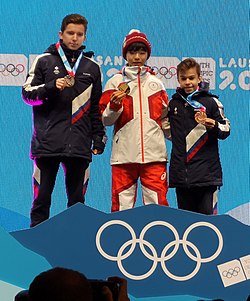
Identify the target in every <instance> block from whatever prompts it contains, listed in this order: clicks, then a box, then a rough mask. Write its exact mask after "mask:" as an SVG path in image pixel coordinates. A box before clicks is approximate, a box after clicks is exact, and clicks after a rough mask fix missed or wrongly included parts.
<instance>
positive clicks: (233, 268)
mask: <svg viewBox="0 0 250 301" xmlns="http://www.w3.org/2000/svg"><path fill="white" fill-rule="evenodd" d="M217 268H218V270H219V274H220V277H221V279H222V282H223V285H224V287H227V286H231V285H233V284H236V283H240V282H243V281H246V280H248V279H250V255H246V256H244V257H241V258H240V260H238V259H234V260H231V261H228V262H225V263H222V264H219V265H218V266H217Z"/></svg>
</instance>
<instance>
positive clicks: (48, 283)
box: [29, 267, 93, 301]
mask: <svg viewBox="0 0 250 301" xmlns="http://www.w3.org/2000/svg"><path fill="white" fill-rule="evenodd" d="M45 300H46V301H92V300H93V299H92V290H91V286H90V283H89V281H88V279H87V278H86V277H85V276H84V275H83V274H81V273H79V272H77V271H74V270H71V269H66V268H60V267H57V268H53V269H50V270H48V271H46V272H42V273H41V274H39V275H38V276H36V277H35V278H34V280H33V281H32V282H31V284H30V287H29V301H45Z"/></svg>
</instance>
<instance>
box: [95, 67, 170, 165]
mask: <svg viewBox="0 0 250 301" xmlns="http://www.w3.org/2000/svg"><path fill="white" fill-rule="evenodd" d="M122 82H126V83H127V84H128V85H129V87H130V92H129V94H128V95H127V96H126V97H125V98H124V99H123V101H122V104H121V105H116V104H114V103H110V96H111V95H112V93H113V92H114V91H116V90H117V89H118V86H119V84H120V83H122ZM99 106H100V111H101V115H102V121H103V124H104V125H105V126H111V125H114V134H113V145H112V155H111V165H114V164H124V163H149V162H164V161H167V150H166V143H165V136H167V135H168V133H169V124H168V122H167V118H166V116H167V109H168V96H167V93H166V91H165V88H164V85H163V83H162V82H161V80H159V79H158V78H157V77H156V76H155V75H154V74H153V72H152V71H151V69H150V68H149V67H146V66H143V67H138V66H133V67H128V66H125V67H124V68H123V69H122V71H121V72H120V73H118V74H116V75H114V76H113V77H112V78H111V79H109V80H108V82H107V84H106V86H105V89H104V92H103V94H102V97H101V100H100V105H99ZM164 135H165V136H164Z"/></svg>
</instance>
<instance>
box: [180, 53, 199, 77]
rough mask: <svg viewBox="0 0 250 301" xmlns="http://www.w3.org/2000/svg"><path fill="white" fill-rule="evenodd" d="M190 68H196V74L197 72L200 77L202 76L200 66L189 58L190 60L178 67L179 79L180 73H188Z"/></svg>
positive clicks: (184, 61)
mask: <svg viewBox="0 0 250 301" xmlns="http://www.w3.org/2000/svg"><path fill="white" fill-rule="evenodd" d="M190 68H196V72H197V74H198V76H200V75H201V67H200V64H199V63H197V62H196V60H195V59H193V58H190V57H189V58H187V59H185V60H183V61H182V62H180V64H179V65H177V78H178V77H179V73H180V72H181V71H186V70H188V69H190Z"/></svg>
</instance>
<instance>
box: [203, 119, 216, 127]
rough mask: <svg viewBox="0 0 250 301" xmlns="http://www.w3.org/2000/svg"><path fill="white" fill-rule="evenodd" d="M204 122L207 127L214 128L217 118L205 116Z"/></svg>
mask: <svg viewBox="0 0 250 301" xmlns="http://www.w3.org/2000/svg"><path fill="white" fill-rule="evenodd" d="M202 124H204V125H205V127H207V128H209V129H212V128H214V126H215V120H214V119H211V118H205V119H204V121H203V123H202Z"/></svg>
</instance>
